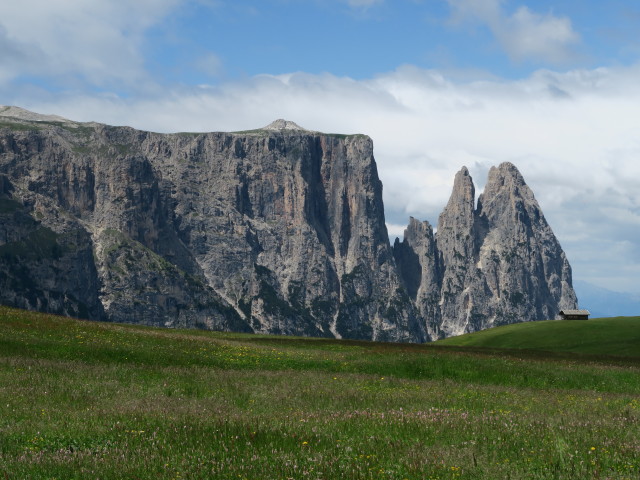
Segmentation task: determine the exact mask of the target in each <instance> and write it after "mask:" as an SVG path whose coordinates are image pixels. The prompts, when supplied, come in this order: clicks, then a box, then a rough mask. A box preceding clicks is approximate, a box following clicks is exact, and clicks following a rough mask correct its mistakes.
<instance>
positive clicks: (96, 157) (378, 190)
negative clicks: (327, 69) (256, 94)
mask: <svg viewBox="0 0 640 480" xmlns="http://www.w3.org/2000/svg"><path fill="white" fill-rule="evenodd" d="M474 207H475V205H474V187H473V183H472V181H471V178H470V177H469V175H468V172H467V171H466V169H463V170H462V171H461V172H460V173H459V174H458V175H457V176H456V181H455V186H454V191H453V194H452V196H451V199H450V201H449V204H448V205H447V207H446V209H445V211H444V212H443V213H442V215H441V217H440V220H439V224H438V230H437V233H436V234H434V233H433V230H432V228H431V226H430V225H429V224H428V223H427V222H419V221H417V220H414V219H411V222H410V224H409V226H408V228H407V230H406V232H405V238H404V240H403V242H399V241H396V243H395V245H394V246H393V247H392V246H391V245H390V244H389V241H388V235H387V229H386V226H385V219H384V208H383V203H382V184H381V182H380V180H379V178H378V174H377V170H376V164H375V160H374V158H373V145H372V142H371V140H370V139H369V138H368V137H366V136H363V135H349V136H345V135H331V134H322V133H318V132H310V131H306V130H304V129H301V128H300V127H298V126H297V125H295V124H293V123H292V122H285V121H282V120H281V121H276V122H274V123H273V124H271V125H269V126H268V127H265V128H263V129H260V130H255V131H248V132H237V133H202V134H193V133H183V134H157V133H151V132H143V131H138V130H134V129H132V128H128V127H111V126H107V125H101V124H97V123H77V122H72V121H69V120H65V119H62V118H60V117H52V116H51V117H44V116H39V115H37V114H33V113H31V112H27V111H25V110H22V109H19V108H16V107H0V303H3V304H8V305H13V306H18V307H22V308H28V309H36V310H42V311H47V312H55V313H62V314H66V315H72V316H79V317H83V318H90V319H98V320H107V321H119V322H134V323H143V324H150V325H162V326H171V327H177V326H181V327H197V328H208V329H216V330H234V331H247V332H265V333H281V334H296V335H314V336H331V337H338V338H361V339H376V340H388V341H411V342H423V341H427V340H430V339H432V338H436V337H440V336H445V335H451V334H456V333H460V332H463V331H473V330H477V329H480V328H485V327H488V326H491V325H495V324H499V323H509V322H513V321H522V320H534V319H540V318H553V317H554V316H555V315H556V314H557V312H558V311H559V310H560V309H562V308H573V307H575V306H576V298H575V294H574V292H573V289H572V287H571V269H570V267H569V264H568V262H567V260H566V258H565V256H564V253H563V252H562V249H561V248H560V245H559V244H558V242H557V240H556V239H555V237H554V235H553V233H552V232H551V229H550V228H549V226H548V225H547V223H546V221H545V220H544V217H543V215H542V212H541V211H540V208H539V206H538V204H537V203H536V201H535V199H534V197H533V194H532V193H531V191H530V190H529V188H528V187H527V186H526V184H525V183H524V180H523V179H522V177H521V175H520V174H519V172H518V171H517V169H516V168H515V167H514V166H513V165H510V164H503V165H501V166H500V167H499V168H497V169H493V170H492V171H491V174H490V179H489V182H488V184H487V187H486V189H485V192H484V193H483V194H482V195H481V196H480V200H479V202H478V206H477V207H476V208H474Z"/></svg>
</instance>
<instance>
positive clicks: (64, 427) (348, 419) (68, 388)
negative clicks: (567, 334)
mask: <svg viewBox="0 0 640 480" xmlns="http://www.w3.org/2000/svg"><path fill="white" fill-rule="evenodd" d="M54 478H56V479H93V478H96V479H97V478H100V479H123V478H129V479H146V478H154V479H155V478H160V479H169V478H171V479H210V478H214V479H306V478H309V479H338V478H348V479H351V478H353V479H404V478H406V479H457V478H461V479H492V480H494V479H563V480H566V479H580V480H582V479H637V478H640V359H638V358H633V357H631V358H626V359H613V358H610V357H602V358H599V357H595V356H580V355H575V354H574V355H566V354H554V353H548V354H538V353H537V354H535V355H534V354H531V353H530V352H522V353H521V354H519V353H517V352H514V351H508V352H506V353H504V354H500V353H496V352H485V351H480V350H479V351H476V350H473V349H462V348H457V347H446V348H445V347H437V346H432V345H394V344H379V343H367V342H343V341H332V340H318V339H299V338H279V337H265V336H249V335H240V334H221V333H211V332H201V331H178V330H159V329H152V328H144V327H135V326H125V325H116V324H107V323H92V322H82V321H76V320H71V319H66V318H60V317H54V316H47V315H41V314H34V313H28V312H22V311H18V310H12V309H8V308H4V307H0V480H1V479H9V480H13V479H54Z"/></svg>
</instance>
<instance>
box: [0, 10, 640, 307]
mask: <svg viewBox="0 0 640 480" xmlns="http://www.w3.org/2000/svg"><path fill="white" fill-rule="evenodd" d="M638 32H640V3H638V2H637V1H635V0H624V1H623V0H611V1H607V2H602V1H596V0H565V1H549V0H536V1H535V2H533V1H531V0H261V1H255V0H234V1H226V0H136V1H135V2H131V1H129V0H93V1H88V0H21V1H20V2H1V3H0V104H2V105H16V106H20V107H23V108H27V109H29V110H33V111H36V112H38V113H43V114H57V115H61V116H64V117H67V118H70V119H73V120H77V121H97V122H102V123H108V124H112V125H129V126H132V127H135V128H139V129H145V130H152V131H157V132H177V131H236V130H248V129H254V128H259V127H261V126H264V125H267V124H268V123H270V122H271V121H273V120H275V119H277V118H285V119H287V120H291V121H294V122H296V123H298V124H299V125H301V126H303V127H305V128H307V129H310V130H317V131H323V132H331V133H365V134H367V135H369V136H370V137H371V138H372V139H373V142H374V154H375V157H376V161H377V163H378V171H379V174H380V178H381V180H382V182H383V184H384V202H385V211H386V218H387V225H388V228H389V233H390V235H391V236H392V237H395V236H399V237H400V238H402V232H403V229H404V228H405V226H406V225H407V223H408V218H409V216H413V217H416V218H418V219H420V220H428V221H429V222H431V223H432V224H433V225H434V226H435V225H437V221H438V215H439V213H440V212H441V211H442V209H443V208H444V206H445V205H446V202H447V200H448V197H449V195H450V193H451V188H452V186H453V178H454V175H455V173H456V172H457V171H458V170H460V168H461V167H462V166H467V167H468V168H469V170H470V172H471V175H472V176H473V178H474V182H475V184H476V190H477V193H481V191H482V188H483V186H484V183H485V181H486V176H487V172H488V170H489V168H490V167H491V166H492V165H498V164H500V163H501V162H504V161H509V162H512V163H514V164H515V165H516V166H517V167H518V168H519V170H520V171H521V173H522V174H523V176H524V178H525V180H526V182H527V183H528V185H529V186H530V187H531V189H532V190H533V192H534V194H535V196H536V198H537V200H538V202H539V204H540V206H541V207H542V210H543V212H544V214H545V217H546V218H547V221H548V222H549V224H550V225H551V227H552V229H553V230H554V232H555V234H556V236H557V237H558V239H559V241H560V243H561V245H562V247H563V248H564V250H565V252H566V254H567V256H568V258H569V261H570V263H571V265H572V267H573V275H574V279H575V280H580V281H583V282H588V283H591V284H593V285H596V286H599V287H602V288H606V289H609V290H613V291H618V292H629V293H633V294H636V295H640V282H639V281H638V280H639V279H640V235H639V234H640V35H638Z"/></svg>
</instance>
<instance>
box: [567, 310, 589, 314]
mask: <svg viewBox="0 0 640 480" xmlns="http://www.w3.org/2000/svg"><path fill="white" fill-rule="evenodd" d="M560 315H591V312H590V311H589V310H560Z"/></svg>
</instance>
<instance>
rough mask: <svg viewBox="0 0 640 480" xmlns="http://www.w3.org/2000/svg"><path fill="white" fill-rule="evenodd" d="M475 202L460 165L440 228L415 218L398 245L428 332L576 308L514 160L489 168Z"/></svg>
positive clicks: (564, 264) (443, 333)
mask: <svg viewBox="0 0 640 480" xmlns="http://www.w3.org/2000/svg"><path fill="white" fill-rule="evenodd" d="M474 204H475V188H474V185H473V180H472V179H471V176H470V175H469V171H468V170H467V169H466V168H462V170H461V171H460V172H458V174H457V175H456V177H455V181H454V186H453V192H452V194H451V197H450V199H449V203H448V204H447V206H446V208H445V209H444V211H443V212H442V214H441V215H440V218H439V220H438V229H437V233H435V235H434V233H433V229H432V228H431V226H430V225H428V223H426V222H425V223H423V224H420V223H419V222H417V221H416V220H414V219H411V221H410V223H409V226H408V228H407V229H406V230H405V236H404V240H403V242H402V243H400V242H399V240H396V243H395V245H394V255H395V257H396V261H397V263H398V266H399V269H400V272H401V276H402V278H403V282H404V284H405V286H406V288H407V290H408V291H409V293H410V294H411V297H412V298H413V300H414V302H415V303H416V307H417V308H418V309H419V311H420V313H421V315H422V316H423V317H424V318H425V319H427V329H428V333H429V335H430V336H431V337H432V338H437V337H447V336H451V335H460V334H462V333H467V332H474V331H477V330H482V329H485V328H489V327H492V326H497V325H502V324H507V323H514V322H519V321H530V320H540V319H553V318H556V316H557V315H558V312H559V311H560V310H561V309H573V308H576V306H577V299H576V295H575V293H574V291H573V287H572V280H571V267H570V265H569V262H568V260H567V258H566V256H565V254H564V252H563V250H562V248H561V246H560V244H559V243H558V240H557V239H556V237H555V235H554V234H553V232H552V231H551V228H550V227H549V225H548V224H547V222H546V220H545V218H544V215H543V214H542V211H541V209H540V207H539V205H538V202H537V201H536V199H535V197H534V196H533V193H532V191H531V189H530V188H529V187H528V186H527V184H526V183H525V181H524V179H523V178H522V175H521V174H520V172H519V171H518V169H517V168H516V167H515V166H514V165H512V164H511V163H503V164H501V165H500V166H499V167H497V168H496V167H493V168H491V170H490V171H489V178H488V181H487V184H486V186H485V189H484V192H483V193H482V194H481V195H480V197H479V199H478V205H477V208H476V207H475V205H474ZM412 259H415V260H412ZM416 261H417V262H419V265H420V268H418V267H417V266H416ZM416 278H419V279H422V281H418V282H416ZM416 285H417V288H416Z"/></svg>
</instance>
